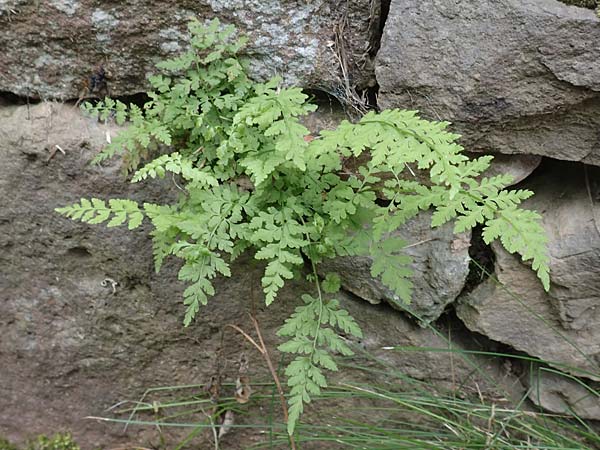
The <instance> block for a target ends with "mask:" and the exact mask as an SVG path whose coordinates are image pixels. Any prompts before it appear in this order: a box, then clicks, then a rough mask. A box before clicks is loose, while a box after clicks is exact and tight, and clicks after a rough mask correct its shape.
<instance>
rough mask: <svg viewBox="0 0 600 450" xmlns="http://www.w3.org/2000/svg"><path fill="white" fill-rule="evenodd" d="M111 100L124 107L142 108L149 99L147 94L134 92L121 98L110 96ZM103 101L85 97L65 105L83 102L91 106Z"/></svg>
mask: <svg viewBox="0 0 600 450" xmlns="http://www.w3.org/2000/svg"><path fill="white" fill-rule="evenodd" d="M111 98H112V99H113V100H118V101H120V102H122V103H125V104H126V105H129V104H134V105H136V106H138V107H139V108H143V107H144V104H146V103H147V102H148V101H149V100H150V97H148V94H146V93H145V92H136V93H133V94H129V95H121V96H111ZM103 99H104V98H100V97H86V98H83V99H70V100H68V101H67V102H65V103H69V104H71V103H72V104H75V103H80V104H81V103H83V102H89V103H91V104H92V105H96V104H97V103H98V102H99V101H101V100H103Z"/></svg>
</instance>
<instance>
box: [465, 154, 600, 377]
mask: <svg viewBox="0 0 600 450" xmlns="http://www.w3.org/2000/svg"><path fill="white" fill-rule="evenodd" d="M542 173H543V174H541V175H538V176H537V177H535V178H533V179H532V180H531V181H530V182H527V183H525V184H524V186H525V187H527V188H530V189H532V190H533V191H534V192H536V195H535V196H534V197H533V198H532V199H531V200H529V201H528V202H527V204H526V206H527V207H529V208H532V209H535V210H537V211H539V212H540V213H541V214H542V215H543V218H544V227H545V229H546V231H547V233H548V236H549V239H550V242H549V250H550V256H551V262H550V278H551V282H552V285H551V289H550V292H549V293H545V292H544V290H543V288H542V286H541V284H540V283H539V281H538V280H537V278H536V277H535V274H534V273H533V272H532V271H531V270H530V269H529V268H528V267H527V266H525V265H523V264H522V263H521V262H520V261H519V260H518V259H517V258H516V257H515V256H513V255H509V254H508V253H506V252H505V251H504V250H503V249H502V248H501V247H500V246H499V245H496V244H494V245H493V246H492V248H493V250H494V252H495V253H496V270H495V276H496V277H497V278H498V280H499V281H500V283H502V286H499V285H497V284H496V283H495V282H494V281H493V280H491V279H488V280H486V281H485V282H484V283H483V284H481V285H479V286H478V287H476V288H475V290H473V291H472V292H471V293H470V294H468V295H467V296H466V297H465V298H464V299H462V301H461V304H460V305H459V306H458V308H457V313H458V316H459V317H460V318H461V319H462V320H463V322H464V323H465V324H466V325H467V327H468V328H470V329H471V330H474V331H477V332H479V333H482V334H484V335H486V336H488V337H489V338H491V339H493V340H496V341H500V342H503V343H506V344H508V345H510V346H512V347H514V348H516V349H518V350H521V351H524V352H526V353H528V354H529V355H533V356H537V357H540V358H542V359H544V360H547V361H549V362H550V363H555V364H557V365H560V364H564V365H567V366H568V367H560V369H561V370H566V371H569V372H571V373H574V374H579V375H584V376H586V377H589V378H592V379H597V380H598V379H600V169H598V168H595V167H586V166H583V165H580V164H566V163H562V164H559V163H557V162H554V163H549V164H547V165H546V168H545V170H542Z"/></svg>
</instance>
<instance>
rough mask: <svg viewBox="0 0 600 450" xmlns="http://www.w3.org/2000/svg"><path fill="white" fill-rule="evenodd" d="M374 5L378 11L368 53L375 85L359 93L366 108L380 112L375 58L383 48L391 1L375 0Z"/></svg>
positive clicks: (373, 23)
mask: <svg viewBox="0 0 600 450" xmlns="http://www.w3.org/2000/svg"><path fill="white" fill-rule="evenodd" d="M373 2H374V3H377V2H378V5H377V8H372V10H373V9H375V10H376V11H377V17H376V18H375V19H374V20H373V21H372V25H371V27H372V28H371V36H370V39H369V41H370V44H369V51H368V58H369V61H370V66H371V70H372V71H373V79H374V80H375V83H374V84H373V85H372V86H369V87H366V88H365V89H363V90H362V92H360V93H359V95H360V96H361V97H362V98H363V99H364V101H365V106H366V107H367V108H368V109H370V110H375V111H379V104H378V101H377V97H378V95H379V83H378V82H377V76H376V75H375V58H376V57H377V53H378V52H379V49H380V48H381V40H382V38H383V30H384V28H385V24H386V22H387V19H388V15H389V13H390V4H391V3H392V2H391V0H373Z"/></svg>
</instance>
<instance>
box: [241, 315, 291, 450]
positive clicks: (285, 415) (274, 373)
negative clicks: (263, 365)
mask: <svg viewBox="0 0 600 450" xmlns="http://www.w3.org/2000/svg"><path fill="white" fill-rule="evenodd" d="M249 316H250V320H252V323H253V324H254V329H255V330H256V334H257V336H258V340H259V341H260V345H261V346H262V348H263V350H264V353H263V357H264V358H265V361H266V362H267V366H268V367H269V370H270V371H271V376H272V377H273V381H275V385H276V386H277V392H278V393H279V399H280V400H281V407H282V409H283V418H284V420H285V423H287V422H288V410H287V403H286V401H285V393H284V392H283V388H282V387H281V382H280V381H279V377H278V376H277V370H275V366H274V365H273V362H272V361H271V357H270V356H269V352H268V350H267V346H266V345H265V341H264V340H263V337H262V333H261V332H260V327H259V325H258V321H257V320H256V318H255V317H254V316H252V315H250V314H249ZM290 438H291V436H290ZM292 448H294V445H293V440H292Z"/></svg>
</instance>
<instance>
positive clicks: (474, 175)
mask: <svg viewBox="0 0 600 450" xmlns="http://www.w3.org/2000/svg"><path fill="white" fill-rule="evenodd" d="M189 29H190V34H191V45H190V49H189V50H188V51H187V52H186V53H185V54H183V55H182V56H180V57H178V58H175V59H172V60H169V61H166V62H163V63H161V64H159V68H160V69H162V74H161V75H157V76H153V77H151V78H150V83H151V84H152V87H153V91H152V92H149V93H148V95H149V97H150V100H149V101H148V103H146V104H145V105H144V107H143V108H139V107H137V106H135V105H129V106H126V105H124V104H123V103H121V102H119V101H113V100H111V99H106V100H105V101H103V102H100V103H98V104H97V105H95V106H91V105H89V104H87V105H85V106H84V108H85V109H86V110H87V112H89V113H92V114H97V115H99V116H100V118H101V119H105V120H106V119H108V118H110V117H111V116H114V117H115V118H116V120H117V122H118V123H123V122H124V121H125V120H126V119H128V121H129V122H128V124H129V126H128V128H126V129H125V130H124V131H123V132H122V133H121V134H120V135H119V136H117V137H116V138H115V139H114V140H113V141H112V143H111V144H110V145H109V146H108V147H107V148H105V149H104V150H103V151H102V152H101V153H100V154H99V155H98V157H97V158H96V161H97V162H98V161H102V160H103V159H106V158H108V157H111V156H113V155H114V154H115V153H118V152H125V155H126V159H127V161H128V163H129V164H130V165H131V166H132V167H134V166H135V165H137V163H138V162H139V161H140V159H141V158H142V157H143V156H144V155H146V154H152V153H154V154H157V153H158V154H159V156H158V157H156V158H155V159H154V160H153V161H151V162H149V163H147V164H146V165H145V166H143V167H142V168H141V169H139V170H137V172H135V174H134V176H133V180H132V181H133V182H140V181H143V180H146V179H147V178H155V177H164V176H165V175H166V174H167V173H171V174H174V175H177V176H178V177H179V178H180V180H181V184H182V185H183V186H184V190H185V193H184V194H182V195H181V197H180V199H179V201H177V202H176V203H174V204H171V205H156V204H151V203H145V204H143V205H138V204H137V203H135V202H133V201H130V200H111V201H109V202H108V203H106V202H104V201H103V200H98V199H91V200H86V199H83V200H81V202H80V203H77V204H74V205H72V206H66V207H64V208H59V209H58V210H57V211H58V212H60V213H62V214H64V215H66V216H68V217H71V218H72V219H77V220H81V221H84V222H87V223H101V222H105V221H108V226H114V225H120V224H122V223H127V224H128V226H129V228H130V229H132V228H135V227H137V226H139V225H140V224H141V223H142V220H143V218H144V217H145V218H147V219H148V220H149V221H150V222H151V223H152V225H153V231H152V239H153V243H154V255H155V262H156V270H157V271H158V270H159V269H160V267H161V264H162V262H163V260H164V259H165V258H166V257H168V256H170V255H174V256H176V257H178V258H181V260H182V261H183V265H182V267H181V270H180V271H179V279H181V280H184V281H185V282H187V283H188V287H187V289H186V290H185V293H184V304H185V305H186V312H185V317H184V324H185V325H186V326H188V325H190V324H191V323H192V321H193V320H194V318H195V317H196V315H197V313H198V311H199V308H200V305H203V304H206V302H207V301H208V298H209V297H210V296H212V295H214V292H215V291H214V287H213V279H214V278H215V277H216V276H217V275H222V276H225V277H229V276H231V272H230V264H231V262H232V261H233V260H234V259H235V258H236V257H237V256H239V255H240V254H241V253H242V252H252V254H253V255H254V258H256V259H258V260H261V261H264V264H265V270H264V276H263V277H262V281H261V282H262V287H263V290H264V295H265V301H266V303H267V305H268V304H270V303H271V302H273V301H274V300H275V299H276V297H277V293H278V291H279V290H280V289H281V288H282V287H283V286H284V284H285V282H286V280H290V279H292V278H293V277H295V276H297V275H299V274H301V273H303V270H304V268H305V265H306V261H308V262H309V265H310V267H309V268H310V275H309V279H310V280H312V282H314V285H315V292H314V293H312V294H311V295H309V294H306V295H303V296H302V301H303V304H302V305H301V306H298V307H297V308H296V310H295V312H294V313H293V314H292V315H291V317H290V318H289V319H287V320H286V321H285V324H284V325H283V327H282V328H281V329H280V330H279V333H278V334H279V335H280V336H282V337H284V338H286V339H287V341H286V342H284V343H283V344H282V345H281V346H280V347H279V349H280V350H281V351H283V352H287V353H291V354H292V355H295V357H294V359H293V360H292V362H291V363H290V364H289V365H288V367H287V370H286V375H287V378H288V386H289V388H290V392H289V407H290V408H289V409H290V414H289V421H288V431H289V433H290V434H292V433H293V432H294V427H295V426H296V424H297V422H298V419H299V417H300V415H301V413H302V411H303V408H304V405H305V404H306V403H308V402H310V399H311V396H313V395H315V394H318V393H319V391H320V389H321V388H322V387H324V386H325V385H326V379H325V376H324V374H323V370H333V371H335V370H337V365H336V363H335V360H334V358H333V356H332V355H333V354H336V353H340V354H342V355H350V354H351V353H352V351H351V350H350V348H349V347H348V345H347V344H346V343H345V341H344V340H343V339H342V338H341V337H340V334H339V333H340V332H341V333H345V334H347V335H352V336H355V337H360V336H361V330H360V327H359V326H358V324H357V323H356V321H355V320H354V319H353V318H352V317H350V315H349V314H348V312H346V311H345V310H344V309H342V308H341V306H340V303H339V302H338V301H337V300H335V299H332V298H331V296H332V294H334V293H335V292H336V291H338V290H339V288H340V281H339V277H338V276H337V275H336V274H328V275H326V277H325V278H324V279H323V280H321V279H320V278H319V276H318V272H317V267H318V265H319V263H320V262H321V261H322V260H323V259H325V258H333V257H336V256H348V255H370V256H371V257H372V258H373V265H372V268H371V272H372V275H373V276H374V277H380V279H381V280H382V282H383V283H385V284H386V285H388V286H389V287H390V288H392V289H393V290H394V291H395V292H396V293H397V295H398V296H399V298H401V299H402V300H404V301H405V302H409V301H410V297H411V288H412V285H411V280H410V278H411V269H410V267H411V260H410V257H409V256H407V255H406V254H404V253H403V252H402V250H403V248H404V247H405V246H406V245H407V243H406V242H404V241H403V240H402V239H399V238H398V237H394V236H392V232H394V231H395V230H396V229H397V228H398V227H400V226H402V225H403V224H404V223H405V222H406V221H407V220H408V219H410V218H411V217H414V216H415V215H417V214H418V213H419V211H424V210H428V209H433V211H434V212H433V217H432V223H431V225H432V227H437V226H440V225H442V224H444V223H446V222H449V221H454V230H455V232H461V231H464V230H467V229H470V228H473V227H474V226H475V225H481V226H482V227H483V238H484V240H485V242H486V243H490V242H491V241H492V240H495V239H500V241H501V242H502V244H503V245H504V247H505V248H506V249H507V250H508V251H510V252H513V253H515V252H516V253H519V254H520V255H521V256H522V258H523V259H524V260H530V261H531V265H532V267H533V269H534V270H535V271H536V272H537V274H538V276H539V278H540V280H541V282H542V284H543V285H544V287H545V288H546V289H548V288H549V274H548V272H549V270H548V259H549V257H548V254H547V250H546V237H545V233H544V230H543V228H542V227H541V225H540V216H539V215H538V214H537V213H535V212H533V211H528V210H524V209H520V208H519V204H520V203H521V202H522V201H523V200H525V199H527V198H528V197H530V196H531V195H532V192H530V191H527V190H505V189H504V188H505V187H506V186H508V185H509V184H510V181H511V180H510V177H509V176H508V175H499V176H495V177H492V178H482V179H479V175H480V174H481V173H482V172H483V171H484V170H485V169H486V168H488V166H489V164H490V161H491V159H492V157H491V156H482V157H479V158H476V159H472V160H471V159H469V158H468V157H467V156H465V155H464V154H463V153H462V151H463V148H462V147H461V146H460V145H459V144H458V143H457V142H456V141H457V139H458V137H459V136H457V135H455V134H452V133H449V132H448V131H447V130H446V128H447V126H448V123H445V122H430V121H427V120H423V119H420V118H419V116H418V115H417V113H416V112H415V111H403V110H397V109H394V110H386V111H382V112H379V113H377V112H369V113H368V114H366V115H364V117H362V119H361V120H360V121H358V122H357V123H350V122H348V121H343V122H342V123H341V124H340V125H339V126H338V127H337V129H335V130H333V131H322V132H321V133H320V135H319V136H317V137H316V138H315V139H312V140H309V139H305V137H306V136H307V135H308V134H309V131H308V130H307V129H306V128H305V127H304V126H303V125H302V124H301V123H300V121H299V117H301V116H303V115H306V114H308V113H310V112H312V111H314V110H315V109H316V106H314V105H312V104H310V103H308V102H307V96H306V95H305V94H304V93H303V92H302V90H301V89H299V88H295V87H292V88H284V87H282V86H281V85H280V80H278V79H273V80H271V81H269V82H266V83H256V82H252V81H251V80H250V79H249V78H248V76H247V74H246V70H245V67H244V64H243V63H241V62H240V60H239V59H238V58H237V56H236V55H237V54H238V52H239V50H240V49H242V48H243V46H244V39H243V38H241V39H240V38H237V39H236V38H234V34H235V30H234V29H233V28H232V27H223V26H222V25H221V24H220V23H219V22H218V21H217V20H213V21H212V22H210V23H209V24H208V25H207V26H204V25H203V24H201V23H199V22H198V21H193V22H191V23H190V25H189ZM160 153H162V154H160ZM348 159H354V160H355V161H362V163H360V164H358V168H357V169H356V170H355V171H354V172H353V173H350V174H348V173H347V171H343V170H342V164H343V161H345V160H348ZM414 170H420V171H422V172H423V171H424V172H427V173H428V177H429V180H428V182H427V183H421V182H419V181H418V180H417V179H416V178H415V177H414V176H413V175H412V173H413V171H414ZM342 172H344V173H343V174H342ZM378 197H379V199H378ZM378 200H384V201H378Z"/></svg>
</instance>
